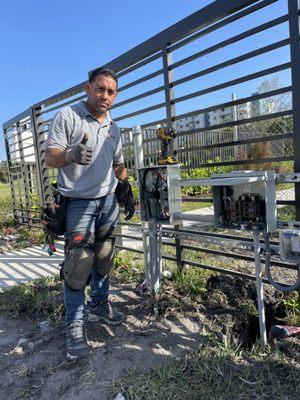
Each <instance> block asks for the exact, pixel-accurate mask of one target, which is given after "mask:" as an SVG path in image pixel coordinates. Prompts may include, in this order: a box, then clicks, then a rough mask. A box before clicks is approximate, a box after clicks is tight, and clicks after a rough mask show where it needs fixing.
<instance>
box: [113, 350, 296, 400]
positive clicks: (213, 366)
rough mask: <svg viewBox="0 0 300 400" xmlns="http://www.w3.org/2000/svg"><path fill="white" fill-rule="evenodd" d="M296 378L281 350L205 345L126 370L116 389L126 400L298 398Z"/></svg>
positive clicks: (294, 369) (292, 367) (116, 384)
mask: <svg viewBox="0 0 300 400" xmlns="http://www.w3.org/2000/svg"><path fill="white" fill-rule="evenodd" d="M299 376H300V375H299V369H297V368H295V365H293V363H292V362H291V361H290V360H288V359H287V358H286V357H285V356H283V355H282V354H281V353H278V352H274V351H273V352H272V351H268V350H267V351H261V350H258V349H253V350H252V351H250V352H241V351H240V350H239V349H231V348H229V347H227V346H224V345H217V346H216V345H214V346H212V345H211V344H209V343H208V344H207V343H206V344H203V345H202V346H201V347H200V349H199V350H198V351H196V352H191V353H189V354H187V355H185V356H183V357H181V358H180V359H174V358H169V359H167V361H166V362H165V363H164V364H163V365H161V366H159V367H157V368H153V369H150V370H148V371H145V372H141V371H140V370H137V369H131V370H128V371H127V373H126V375H125V376H124V377H123V378H122V379H121V380H120V381H119V382H115V383H114V389H115V390H116V392H121V393H123V395H124V396H125V398H126V399H128V400H141V399H143V400H152V399H155V400H177V399H178V400H179V399H180V400H181V399H185V400H199V399H211V400H236V399H239V400H243V399H245V400H246V399H247V400H248V399H262V398H265V399H276V400H284V399H285V400H287V399H293V398H295V397H296V393H297V386H298V385H299V384H300V378H299ZM298 388H299V387H298Z"/></svg>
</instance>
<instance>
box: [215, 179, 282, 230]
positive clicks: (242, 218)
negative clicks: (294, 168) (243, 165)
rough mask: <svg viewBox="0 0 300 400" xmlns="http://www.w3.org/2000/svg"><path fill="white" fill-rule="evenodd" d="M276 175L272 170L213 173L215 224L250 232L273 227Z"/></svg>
mask: <svg viewBox="0 0 300 400" xmlns="http://www.w3.org/2000/svg"><path fill="white" fill-rule="evenodd" d="M275 177H276V176H275V172H273V171H255V172H254V171H234V172H231V173H228V174H218V175H213V176H212V177H211V181H212V182H213V198H214V214H215V225H216V226H217V227H220V228H225V229H243V230H250V231H251V230H253V229H258V230H261V231H267V232H269V231H271V230H274V229H276V228H277V220H276V190H275Z"/></svg>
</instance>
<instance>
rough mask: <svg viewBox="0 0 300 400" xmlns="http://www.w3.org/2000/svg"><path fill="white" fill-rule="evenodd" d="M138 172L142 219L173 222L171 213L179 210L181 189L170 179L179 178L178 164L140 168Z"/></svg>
mask: <svg viewBox="0 0 300 400" xmlns="http://www.w3.org/2000/svg"><path fill="white" fill-rule="evenodd" d="M138 174H139V187H140V205H141V219H142V221H149V222H161V223H167V224H168V223H174V221H173V219H172V215H173V214H174V213H175V212H181V190H180V187H178V186H175V185H171V184H170V180H171V179H179V178H180V169H179V165H178V164H174V165H154V166H151V167H147V168H140V169H139V170H138Z"/></svg>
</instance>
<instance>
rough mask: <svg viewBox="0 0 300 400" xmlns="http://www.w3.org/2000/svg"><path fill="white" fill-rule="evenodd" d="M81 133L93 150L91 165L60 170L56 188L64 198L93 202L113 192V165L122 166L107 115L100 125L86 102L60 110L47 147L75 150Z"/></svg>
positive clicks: (115, 129) (117, 137) (114, 130)
mask: <svg viewBox="0 0 300 400" xmlns="http://www.w3.org/2000/svg"><path fill="white" fill-rule="evenodd" d="M84 132H86V133H87V134H88V135H89V139H88V141H87V145H88V146H90V147H91V148H92V149H93V156H92V161H91V163H90V164H89V165H79V164H76V163H72V164H70V165H67V166H66V167H63V168H60V169H59V172H58V185H59V187H60V191H61V193H62V194H63V195H64V196H66V197H76V198H86V199H95V198H98V197H102V196H106V195H107V194H109V193H113V192H114V191H115V188H116V185H117V179H116V177H115V173H114V169H113V164H122V163H123V162H124V158H123V153H122V142H121V137H120V132H119V129H118V127H117V125H116V124H115V123H114V122H113V121H112V120H111V118H110V115H109V113H107V114H106V118H105V120H104V121H103V122H102V123H100V122H99V121H98V120H97V119H96V118H95V117H93V116H92V115H91V113H90V112H89V111H88V110H87V108H86V102H85V101H80V102H79V103H77V104H75V105H73V106H71V107H66V108H64V109H62V110H61V111H59V112H58V114H57V115H56V116H55V117H54V118H53V119H52V121H51V125H50V128H49V133H48V139H47V142H46V147H47V148H51V147H56V148H59V149H61V150H65V149H68V148H71V147H74V146H77V145H78V144H79V143H80V142H81V141H82V138H83V133H84Z"/></svg>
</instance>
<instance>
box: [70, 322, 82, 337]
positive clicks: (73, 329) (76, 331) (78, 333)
mask: <svg viewBox="0 0 300 400" xmlns="http://www.w3.org/2000/svg"><path fill="white" fill-rule="evenodd" d="M70 335H71V336H72V338H73V339H80V338H82V337H83V323H82V322H74V323H73V324H72V325H71V326H70Z"/></svg>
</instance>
